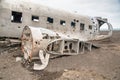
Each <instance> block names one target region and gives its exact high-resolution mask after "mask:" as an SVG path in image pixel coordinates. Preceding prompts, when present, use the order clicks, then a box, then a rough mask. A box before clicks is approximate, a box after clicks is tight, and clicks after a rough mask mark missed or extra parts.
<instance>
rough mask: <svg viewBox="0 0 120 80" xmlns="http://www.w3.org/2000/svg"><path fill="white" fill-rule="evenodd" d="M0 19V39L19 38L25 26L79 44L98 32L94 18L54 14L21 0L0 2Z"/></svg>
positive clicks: (40, 6) (53, 11)
mask: <svg viewBox="0 0 120 80" xmlns="http://www.w3.org/2000/svg"><path fill="white" fill-rule="evenodd" d="M6 5H7V6H6ZM0 18H1V19H0V37H16V38H20V37H21V34H22V31H23V28H24V26H26V25H29V26H35V27H42V28H46V29H50V30H53V31H56V32H59V33H62V34H65V35H68V36H71V37H73V38H78V39H80V40H83V41H86V40H93V39H94V38H95V37H96V36H97V35H99V31H100V22H99V20H98V18H92V17H89V16H83V15H79V14H76V13H70V12H66V11H64V10H56V9H52V8H49V7H45V6H42V5H37V4H33V3H29V2H25V1H24V0H20V1H18V0H12V1H11V0H0ZM100 19H101V18H100ZM101 22H103V23H105V22H106V21H104V20H103V21H101Z"/></svg>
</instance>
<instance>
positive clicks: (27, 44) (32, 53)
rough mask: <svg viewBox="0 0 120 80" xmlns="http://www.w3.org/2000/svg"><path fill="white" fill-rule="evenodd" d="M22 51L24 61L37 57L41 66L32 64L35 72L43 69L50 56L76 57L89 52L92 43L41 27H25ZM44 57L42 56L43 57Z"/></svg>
mask: <svg viewBox="0 0 120 80" xmlns="http://www.w3.org/2000/svg"><path fill="white" fill-rule="evenodd" d="M21 40H22V51H23V53H24V58H25V60H28V61H31V59H32V57H36V56H39V57H40V60H41V63H42V65H38V64H34V69H35V70H41V69H44V68H45V67H46V66H47V64H48V61H49V56H50V54H51V55H52V54H54V55H55V54H56V55H78V54H80V53H84V51H85V50H89V51H91V48H92V46H93V44H92V43H88V42H84V41H81V40H80V39H79V38H78V39H77V38H75V37H73V36H67V35H64V34H62V33H58V32H55V31H52V30H48V29H44V28H41V27H31V26H25V28H24V29H23V33H22V38H21ZM44 54H45V55H46V56H43V55H44Z"/></svg>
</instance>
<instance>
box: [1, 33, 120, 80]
mask: <svg viewBox="0 0 120 80" xmlns="http://www.w3.org/2000/svg"><path fill="white" fill-rule="evenodd" d="M119 35H120V31H116V32H114V33H113V36H112V37H111V38H110V39H107V40H102V41H93V43H94V44H96V45H98V46H100V47H101V48H99V49H94V50H92V51H91V52H85V53H84V54H79V55H77V56H63V57H60V58H55V59H51V60H50V62H49V64H48V66H47V68H46V69H45V70H43V71H33V70H29V69H27V68H25V67H23V66H22V64H21V62H16V56H20V55H21V54H22V52H21V50H20V47H19V46H17V47H3V46H1V47H0V80H120V36H119ZM4 46H5V45H4Z"/></svg>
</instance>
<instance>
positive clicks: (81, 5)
mask: <svg viewBox="0 0 120 80" xmlns="http://www.w3.org/2000/svg"><path fill="white" fill-rule="evenodd" d="M31 1H33V2H35V3H37V4H43V5H46V6H50V7H52V8H57V9H63V10H66V11H69V12H77V13H78V14H82V15H88V16H93V17H94V16H101V17H105V18H108V19H109V22H110V23H111V24H112V25H113V27H114V28H119V29H120V0H31Z"/></svg>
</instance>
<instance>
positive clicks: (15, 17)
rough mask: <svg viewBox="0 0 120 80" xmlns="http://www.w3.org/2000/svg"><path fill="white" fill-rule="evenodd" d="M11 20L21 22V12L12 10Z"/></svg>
mask: <svg viewBox="0 0 120 80" xmlns="http://www.w3.org/2000/svg"><path fill="white" fill-rule="evenodd" d="M11 22H15V23H22V12H16V11H12V16H11Z"/></svg>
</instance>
